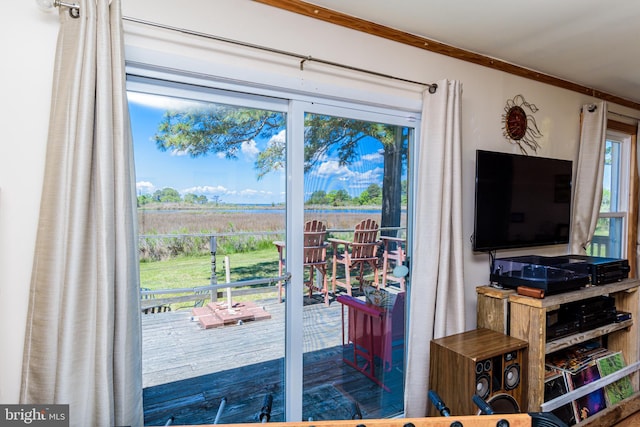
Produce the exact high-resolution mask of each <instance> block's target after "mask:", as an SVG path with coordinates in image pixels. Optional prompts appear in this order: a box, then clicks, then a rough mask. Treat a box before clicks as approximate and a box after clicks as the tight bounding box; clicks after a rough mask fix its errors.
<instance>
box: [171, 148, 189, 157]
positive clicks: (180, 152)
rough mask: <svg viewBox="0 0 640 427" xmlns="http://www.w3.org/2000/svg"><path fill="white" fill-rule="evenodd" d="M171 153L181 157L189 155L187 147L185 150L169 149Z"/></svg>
mask: <svg viewBox="0 0 640 427" xmlns="http://www.w3.org/2000/svg"><path fill="white" fill-rule="evenodd" d="M171 155H172V156H174V157H183V156H188V155H189V149H188V148H187V149H186V150H171Z"/></svg>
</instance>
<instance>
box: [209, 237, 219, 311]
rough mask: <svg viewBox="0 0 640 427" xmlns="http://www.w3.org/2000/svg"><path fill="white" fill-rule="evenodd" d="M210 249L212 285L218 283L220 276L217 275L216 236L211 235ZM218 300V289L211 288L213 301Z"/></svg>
mask: <svg viewBox="0 0 640 427" xmlns="http://www.w3.org/2000/svg"><path fill="white" fill-rule="evenodd" d="M209 249H210V251H211V280H210V282H209V283H210V284H211V285H217V284H218V277H217V276H216V252H217V250H218V238H217V237H216V236H209ZM217 300H218V291H217V289H212V290H211V302H214V301H217Z"/></svg>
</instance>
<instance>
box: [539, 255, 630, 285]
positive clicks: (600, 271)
mask: <svg viewBox="0 0 640 427" xmlns="http://www.w3.org/2000/svg"><path fill="white" fill-rule="evenodd" d="M550 262H553V263H554V266H555V267H558V268H565V269H567V270H572V271H575V272H578V273H584V274H588V275H589V276H591V284H593V285H604V284H607V283H614V282H619V281H620V280H623V279H626V278H627V277H629V261H627V260H626V259H619V258H604V257H595V256H587V255H565V256H559V257H553V258H552V259H551V261H550Z"/></svg>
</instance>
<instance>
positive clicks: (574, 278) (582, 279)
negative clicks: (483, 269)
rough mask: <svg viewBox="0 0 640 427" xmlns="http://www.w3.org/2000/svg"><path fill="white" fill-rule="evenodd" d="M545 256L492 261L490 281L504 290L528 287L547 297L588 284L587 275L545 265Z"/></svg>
mask: <svg viewBox="0 0 640 427" xmlns="http://www.w3.org/2000/svg"><path fill="white" fill-rule="evenodd" d="M547 258H548V257H540V256H536V255H527V256H521V257H512V258H499V259H496V260H494V262H493V266H492V268H491V273H490V275H489V278H490V280H491V281H492V282H494V283H498V284H500V285H502V286H504V287H507V288H514V289H515V288H517V287H518V286H528V287H530V288H538V289H542V290H544V292H545V294H546V295H552V294H559V293H562V292H568V291H573V290H577V289H580V288H581V287H583V286H585V285H588V284H589V282H590V278H589V275H588V274H584V273H579V272H575V271H572V270H568V269H564V268H556V267H554V266H551V265H545V262H548V261H547Z"/></svg>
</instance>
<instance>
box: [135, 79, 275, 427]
mask: <svg viewBox="0 0 640 427" xmlns="http://www.w3.org/2000/svg"><path fill="white" fill-rule="evenodd" d="M272 104H273V105H272ZM270 107H272V108H270ZM129 109H130V114H131V121H132V131H133V138H134V151H135V153H134V156H135V168H136V183H137V191H138V229H139V256H140V271H141V274H140V276H141V277H140V286H141V308H142V310H143V312H142V313H141V319H142V329H143V360H142V369H143V386H144V390H143V395H144V412H145V424H146V425H165V423H166V422H167V421H168V420H170V419H173V424H180V425H186V424H213V423H214V422H219V423H221V424H223V423H224V424H228V423H249V422H258V421H259V418H260V413H261V411H262V410H263V407H265V406H266V405H267V404H268V406H270V407H271V412H270V419H271V420H272V421H284V418H285V416H284V389H285V386H284V372H285V370H284V365H285V354H284V351H285V350H284V349H285V304H284V303H283V300H284V291H283V292H282V293H281V292H280V286H279V285H280V284H282V282H281V281H278V280H275V279H274V278H277V277H279V276H281V275H282V274H283V273H284V272H285V271H286V267H285V266H284V265H283V263H284V262H285V260H284V259H283V258H280V257H279V251H278V250H277V248H278V246H277V245H274V241H275V242H278V241H284V240H285V236H284V230H285V228H286V227H285V218H286V216H285V213H286V203H285V200H286V198H285V193H286V191H285V190H286V188H285V186H286V182H285V174H284V167H285V162H284V155H285V128H286V112H285V111H286V103H284V104H283V103H282V101H278V100H276V101H272V100H270V99H264V98H257V97H255V98H252V97H250V96H243V97H240V96H227V95H225V94H224V93H220V92H217V91H213V90H206V89H203V88H197V89H194V88H190V87H185V86H180V85H172V86H166V85H160V84H149V83H147V82H141V81H136V80H132V81H129Z"/></svg>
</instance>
